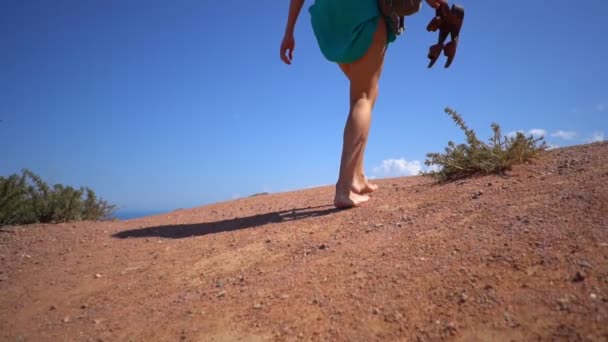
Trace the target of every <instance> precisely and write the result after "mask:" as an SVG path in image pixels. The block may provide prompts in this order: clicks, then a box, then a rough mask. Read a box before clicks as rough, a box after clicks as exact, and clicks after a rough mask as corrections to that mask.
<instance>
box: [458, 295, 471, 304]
mask: <svg viewBox="0 0 608 342" xmlns="http://www.w3.org/2000/svg"><path fill="white" fill-rule="evenodd" d="M467 299H469V297H468V296H467V294H466V293H464V292H463V293H461V294H460V300H459V303H460V304H464V303H465V302H466V301H467Z"/></svg>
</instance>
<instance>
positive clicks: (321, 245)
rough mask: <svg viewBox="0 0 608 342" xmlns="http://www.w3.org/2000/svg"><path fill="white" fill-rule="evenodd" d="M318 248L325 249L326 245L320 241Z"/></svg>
mask: <svg viewBox="0 0 608 342" xmlns="http://www.w3.org/2000/svg"><path fill="white" fill-rule="evenodd" d="M319 249H320V250H325V249H327V245H326V244H324V243H322V244H320V245H319Z"/></svg>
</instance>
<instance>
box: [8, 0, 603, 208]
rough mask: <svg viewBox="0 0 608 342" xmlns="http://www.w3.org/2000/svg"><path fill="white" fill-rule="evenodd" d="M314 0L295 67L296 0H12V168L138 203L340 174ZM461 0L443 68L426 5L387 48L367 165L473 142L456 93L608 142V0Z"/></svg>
mask: <svg viewBox="0 0 608 342" xmlns="http://www.w3.org/2000/svg"><path fill="white" fill-rule="evenodd" d="M311 3H312V2H311V1H307V2H306V3H305V5H304V8H303V11H302V13H301V15H300V18H299V20H298V23H297V27H296V36H295V37H296V50H295V53H294V63H293V64H292V65H291V66H287V65H285V64H283V63H282V62H281V60H280V59H279V45H280V42H281V38H282V34H283V30H284V27H285V22H286V16H287V10H288V6H289V1H287V0H283V1H261V2H259V1H256V2H253V1H242V2H239V3H238V5H236V4H235V3H234V2H230V1H226V2H224V1H215V2H211V1H186V0H178V1H166V0H165V1H159V0H146V1H143V0H130V1H123V0H109V1H100V0H87V1H81V0H73V1H67V0H58V1H40V0H39V1H30V0H4V1H2V2H0V46H1V51H2V53H1V54H0V61H1V63H0V120H2V122H0V146H2V149H1V150H0V151H1V152H0V175H2V176H7V175H10V174H12V173H16V172H20V170H21V169H22V168H30V169H32V170H33V171H34V172H36V173H38V174H39V175H41V176H42V177H43V179H45V180H47V181H48V182H50V183H63V184H69V185H73V186H89V187H91V188H92V189H94V190H95V191H96V192H97V193H98V194H99V195H100V196H102V197H103V198H104V199H106V200H108V201H110V202H112V203H115V204H117V205H119V206H120V207H121V208H122V209H123V210H131V211H134V210H172V209H176V208H185V207H194V206H199V205H204V204H207V203H212V202H217V201H224V200H230V199H232V198H235V197H238V196H247V195H250V194H253V193H256V192H261V191H269V192H280V191H287V190H294V189H300V188H305V187H311V186H316V185H324V184H333V183H334V182H335V180H336V177H337V174H338V168H339V159H340V152H341V148H342V146H341V143H342V132H343V127H344V122H345V119H346V115H347V113H348V83H347V80H346V79H345V78H344V76H343V75H342V73H341V72H340V70H339V69H338V67H337V66H336V65H334V64H331V63H329V62H327V61H326V60H324V59H323V57H322V55H321V53H320V51H319V49H318V47H317V45H316V41H315V38H314V35H313V32H312V30H311V27H310V17H309V14H308V12H307V8H308V6H310V5H311ZM459 3H460V4H462V5H464V6H465V8H466V10H467V16H466V19H465V25H464V27H463V30H462V32H461V43H460V46H459V50H458V54H457V56H456V59H455V61H454V63H453V65H452V67H450V68H449V69H444V68H443V62H444V59H442V60H440V61H438V62H437V64H436V65H435V67H434V68H432V69H427V68H426V65H427V59H426V53H427V50H428V47H429V46H430V45H431V44H433V43H434V42H436V34H434V33H429V32H427V31H426V30H425V27H426V24H427V23H428V21H429V20H430V19H431V17H432V15H433V12H432V10H431V9H430V8H428V7H427V6H425V7H424V8H423V10H422V12H420V13H419V14H418V15H416V16H413V17H410V18H408V20H407V27H408V28H407V32H406V34H405V35H404V36H400V37H399V38H398V40H397V41H396V42H395V43H394V44H392V45H390V47H389V50H388V55H387V58H386V62H385V63H386V64H385V68H384V73H383V76H382V80H381V84H380V97H379V99H378V102H377V105H376V108H375V111H374V114H373V122H372V128H371V132H370V137H369V138H370V140H369V143H368V147H367V154H366V172H367V174H368V175H369V176H370V177H376V178H383V177H390V176H400V175H408V174H411V173H412V172H415V171H417V170H418V169H419V167H420V166H422V167H424V159H425V156H426V153H428V152H441V151H443V148H444V147H445V146H446V143H447V141H449V140H454V141H456V142H461V141H463V140H464V136H463V134H462V132H461V131H459V130H458V128H457V127H456V126H455V125H454V124H453V122H452V121H451V120H450V118H449V117H448V116H447V115H446V114H445V113H444V112H443V109H444V108H445V107H446V106H450V107H453V108H454V109H456V110H457V111H459V112H460V113H461V114H462V115H463V116H464V118H465V121H466V122H467V123H468V125H469V126H470V127H471V128H473V129H474V130H475V131H476V132H477V133H478V135H479V136H480V137H482V138H484V139H486V138H487V137H489V136H490V134H491V131H490V124H491V123H492V122H498V123H499V124H500V125H501V127H502V129H503V131H504V132H505V133H508V132H513V131H516V130H523V131H525V132H530V131H531V130H535V131H534V132H541V133H543V134H545V136H546V138H547V140H548V142H549V143H551V144H553V145H556V146H568V145H573V144H582V143H587V142H589V141H591V140H601V139H604V137H605V135H606V134H608V119H607V115H608V108H607V107H608V87H607V86H606V79H607V76H608V66H606V60H607V59H606V58H607V57H608V56H607V52H608V50H607V49H608V46H607V44H605V42H606V37H607V36H608V29H607V28H606V26H605V24H604V23H603V21H602V20H601V18H603V17H602V15H601V13H605V12H608V2H606V1H603V0H590V1H585V2H581V3H580V4H578V3H577V4H576V5H577V6H573V5H574V3H573V2H572V1H565V0H557V1H552V2H551V4H552V6H551V7H550V8H547V6H546V4H547V2H545V1H529V2H526V6H525V7H524V6H513V7H509V6H508V5H507V4H506V3H504V2H499V1H472V0H461V1H460V2H459ZM235 5H236V6H235ZM330 202H331V199H329V198H328V203H330Z"/></svg>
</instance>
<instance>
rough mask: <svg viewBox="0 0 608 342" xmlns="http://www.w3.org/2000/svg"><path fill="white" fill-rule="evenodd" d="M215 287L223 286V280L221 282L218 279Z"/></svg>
mask: <svg viewBox="0 0 608 342" xmlns="http://www.w3.org/2000/svg"><path fill="white" fill-rule="evenodd" d="M215 287H218V288H222V287H224V282H223V281H221V280H218V281H217V282H216V283H215Z"/></svg>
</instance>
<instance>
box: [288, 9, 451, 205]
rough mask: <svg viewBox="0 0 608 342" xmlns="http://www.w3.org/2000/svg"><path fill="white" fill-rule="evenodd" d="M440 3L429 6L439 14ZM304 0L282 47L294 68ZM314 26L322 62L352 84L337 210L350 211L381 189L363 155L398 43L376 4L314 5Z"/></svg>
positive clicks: (292, 14)
mask: <svg viewBox="0 0 608 342" xmlns="http://www.w3.org/2000/svg"><path fill="white" fill-rule="evenodd" d="M440 1H441V0H426V2H427V3H428V4H429V6H431V7H433V8H437V6H439V2H440ZM303 5H304V0H291V3H290V5H289V14H288V18H287V27H286V28H285V34H284V36H283V41H282V43H281V59H282V60H283V62H285V63H286V64H291V61H292V59H293V50H294V48H295V39H294V27H295V24H296V21H297V19H298V16H299V14H300V11H301V9H302V6H303ZM309 13H310V16H311V24H312V28H313V31H314V33H315V37H316V38H317V43H318V44H319V48H320V49H321V52H322V53H323V56H324V57H325V58H326V59H327V60H329V61H330V62H334V63H337V64H338V66H339V67H340V69H342V72H344V74H345V75H346V77H347V78H348V80H349V81H350V111H349V114H348V119H347V121H346V126H345V127H344V140H343V147H342V158H341V162H340V174H339V177H338V182H337V183H336V193H335V197H334V206H336V207H337V208H350V207H354V206H358V205H359V204H361V203H363V202H366V201H368V200H369V196H368V194H369V193H371V192H373V191H375V190H376V189H377V188H378V186H377V185H376V184H372V183H370V182H369V181H368V180H367V179H366V178H365V174H364V172H363V155H364V153H365V146H366V144H367V137H368V133H369V127H370V123H371V113H372V109H373V108H374V104H375V102H376V99H377V97H378V81H379V79H380V74H381V72H382V65H383V62H384V55H385V52H386V48H387V46H388V44H389V43H391V42H393V41H394V40H395V38H396V37H395V35H394V34H393V33H392V32H393V30H392V29H391V28H390V26H389V25H390V24H389V23H388V22H387V21H385V20H384V18H383V16H382V14H381V13H380V10H379V8H378V4H377V0H315V3H314V4H313V5H312V6H310V8H309Z"/></svg>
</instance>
